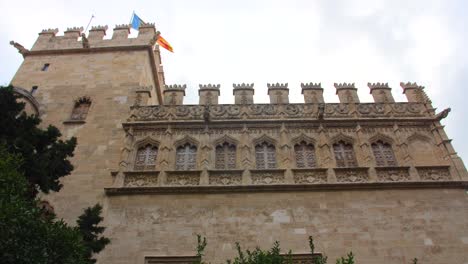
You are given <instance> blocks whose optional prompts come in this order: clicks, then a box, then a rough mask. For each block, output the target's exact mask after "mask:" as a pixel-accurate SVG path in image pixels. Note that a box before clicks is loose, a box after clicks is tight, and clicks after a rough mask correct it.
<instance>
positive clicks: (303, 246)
mask: <svg viewBox="0 0 468 264" xmlns="http://www.w3.org/2000/svg"><path fill="white" fill-rule="evenodd" d="M106 29H107V27H99V28H95V29H92V31H93V30H94V31H95V32H94V33H93V34H94V35H93V34H92V36H89V38H88V43H87V46H86V48H83V43H82V41H81V40H77V39H76V38H75V37H74V36H75V35H76V34H75V32H78V33H77V34H79V29H73V30H71V31H73V32H71V33H73V34H72V35H73V37H62V36H56V33H57V30H55V29H54V30H45V31H44V32H42V33H41V34H40V35H39V38H38V40H37V42H36V43H35V45H34V47H33V48H32V49H31V50H30V51H27V52H25V53H24V54H22V55H23V56H24V58H25V60H24V62H23V64H22V65H21V67H20V68H19V70H18V72H17V74H16V75H15V77H14V78H13V80H12V82H11V83H12V84H13V85H14V86H15V87H16V91H17V93H19V94H21V95H22V98H21V100H22V101H24V102H26V103H27V108H26V111H27V112H30V113H34V114H39V115H40V117H41V118H42V119H43V125H44V126H47V125H48V124H53V125H55V126H57V127H58V128H59V129H60V130H61V131H62V133H63V137H64V138H69V137H71V136H76V137H77V138H78V147H77V148H76V150H75V156H74V157H73V158H72V162H73V164H74V165H75V170H74V171H73V173H72V175H70V176H68V177H65V178H64V180H63V184H64V188H63V189H62V190H61V191H60V192H59V193H56V194H51V195H48V196H47V199H48V200H49V201H50V203H51V204H52V206H53V207H54V208H55V211H56V212H57V214H58V215H59V217H63V218H64V219H65V220H66V221H68V222H70V223H74V222H75V221H76V217H77V216H78V215H79V214H81V212H82V210H83V208H85V207H88V206H92V205H94V204H95V203H97V202H98V203H101V204H103V205H104V217H105V225H106V226H107V227H108V230H107V231H106V235H107V236H109V237H110V238H111V239H112V243H111V244H110V245H109V246H108V248H106V250H105V251H103V252H102V253H101V255H100V256H99V263H145V257H146V256H193V255H194V254H195V251H194V248H195V244H196V238H195V235H196V234H197V233H199V234H202V235H205V236H207V238H208V242H209V243H208V248H207V252H206V253H207V255H206V260H207V262H211V263H219V262H223V261H224V260H225V259H226V258H228V257H232V256H233V255H234V253H235V252H234V243H235V242H236V241H239V242H241V244H242V245H243V246H246V247H251V248H252V247H254V246H256V245H259V246H261V247H269V246H271V244H272V243H273V242H274V241H275V240H280V241H281V244H282V248H283V249H285V250H286V249H291V250H293V251H294V252H296V253H307V252H308V249H307V236H308V235H314V236H315V238H316V241H317V244H318V249H319V250H320V251H323V252H326V253H327V254H328V255H329V256H330V258H331V259H334V258H336V257H338V256H342V255H343V254H345V253H346V251H349V250H352V251H353V252H354V253H355V254H356V255H357V259H358V262H359V263H364V264H375V263H409V262H410V260H411V259H413V258H414V257H417V258H418V259H420V262H421V263H437V264H438V263H468V257H467V255H466V252H467V251H468V242H467V241H468V233H467V230H468V228H467V226H468V220H467V219H468V196H467V195H466V192H465V190H464V188H465V186H466V181H468V175H467V172H466V169H465V167H464V164H463V162H462V161H461V159H460V158H459V157H458V156H457V154H456V152H455V150H454V148H453V146H452V144H451V142H450V139H449V138H448V137H447V135H446V134H445V132H444V129H443V126H442V125H441V124H440V122H439V121H440V120H441V119H442V118H444V117H446V116H447V114H448V111H445V112H442V113H440V114H436V113H435V109H434V108H433V107H432V105H431V102H430V100H429V98H428V97H427V95H426V94H425V93H424V92H423V90H422V87H421V86H418V85H416V84H415V83H406V84H404V83H403V84H402V87H403V89H404V91H405V93H406V95H407V97H408V101H409V102H396V103H395V102H393V99H392V97H391V93H390V88H389V87H388V85H386V84H383V83H377V84H369V88H371V92H372V94H373V96H374V98H375V103H359V98H358V96H357V92H356V88H355V87H354V85H353V84H347V83H344V84H336V89H337V93H338V96H339V97H340V101H341V103H339V104H336V103H324V102H323V95H322V90H321V89H322V88H321V87H322V86H321V84H320V83H309V84H303V85H302V89H303V92H304V97H305V101H306V103H305V104H289V103H288V94H289V90H288V89H287V85H286V84H272V85H269V90H270V96H271V97H272V104H254V103H253V94H254V89H253V87H254V84H239V85H234V92H233V93H234V97H235V104H217V100H213V101H210V100H208V101H207V98H202V100H201V102H202V104H203V105H183V96H184V95H185V89H186V86H184V85H173V86H166V85H165V83H164V73H163V71H162V67H161V61H160V56H159V50H158V48H157V47H153V45H154V41H153V40H154V36H155V34H157V32H156V30H155V27H154V25H147V26H145V27H144V28H142V31H144V32H142V33H141V34H140V35H139V36H138V37H137V38H127V35H128V25H121V26H117V27H116V28H115V31H114V36H113V37H112V39H103V36H104V34H105V30H106ZM68 35H70V34H68ZM46 63H47V64H49V67H48V69H47V70H46V71H43V70H41V69H42V68H43V66H44V64H46ZM33 86H37V87H38V88H37V89H36V90H35V92H34V94H31V93H30V92H29V91H31V87H33ZM210 89H211V90H213V89H219V87H218V86H216V87H214V86H211V87H209V86H203V87H202V93H200V95H203V96H205V97H206V96H207V94H206V93H205V91H211V90H210ZM212 92H216V91H212ZM217 94H218V92H216V96H217ZM163 96H164V97H165V98H164V100H163V98H162V97H163ZM85 97H86V98H89V99H90V102H91V105H90V107H89V111H88V112H87V115H86V118H85V119H84V120H80V121H81V122H69V121H70V115H71V113H72V110H73V108H74V103H75V101H76V100H77V99H79V98H85ZM163 101H164V102H163ZM148 144H149V145H150V146H152V147H153V146H155V147H156V148H157V152H154V153H157V156H156V157H154V156H153V157H152V162H153V163H150V164H151V167H149V166H142V167H141V168H143V169H141V170H136V169H135V168H136V166H135V163H136V161H137V160H138V158H140V159H144V158H147V157H148V156H145V155H139V156H138V153H140V154H141V153H142V152H139V150H140V149H142V148H144V147H145V146H147V145H148ZM258 146H262V147H263V149H260V150H259V148H257V147H258ZM383 147H385V149H384V150H382V149H381V148H383ZM178 149H179V150H180V149H183V150H184V151H185V152H181V151H179V152H178ZM223 151H227V152H223ZM262 151H263V152H262ZM311 151H313V153H312V152H311ZM218 152H219V153H225V154H224V156H222V155H221V156H219V155H220V154H219V153H218ZM266 152H268V155H267V156H262V155H263V154H261V153H266ZM217 153H218V154H217ZM217 155H218V156H217ZM349 156H352V158H351V159H350V160H352V163H347V162H344V161H343V160H344V159H348V158H349ZM304 157H305V158H307V159H313V162H302V163H301V164H302V165H301V166H298V162H297V160H298V159H299V158H304ZM153 158H154V159H153ZM186 158H187V159H189V160H190V164H182V165H180V164H179V166H177V165H176V164H177V162H178V161H179V163H180V162H181V161H184V162H185V161H186V160H185V159H186ZM389 159H391V162H388V160H389ZM139 161H141V160H139ZM216 162H219V163H220V164H221V166H215V164H216ZM348 162H349V160H348ZM304 164H314V165H312V166H315V167H314V168H302V167H303V166H305V165H304ZM349 164H352V167H349V168H343V167H340V166H343V165H348V166H349ZM379 164H380V165H379ZM382 164H383V165H386V166H382ZM146 165H148V164H146ZM188 165H190V166H188ZM218 165H219V164H218ZM260 165H261V166H263V167H261V166H260ZM387 165H388V166H387ZM223 166H224V167H223ZM219 167H221V168H226V169H224V170H223V169H218V168H219ZM260 167H261V170H260ZM297 167H301V168H300V169H299V168H297ZM338 167H340V168H338ZM177 168H186V169H188V170H179V171H177V170H176V169H177ZM105 190H107V191H105ZM185 261H187V259H185Z"/></svg>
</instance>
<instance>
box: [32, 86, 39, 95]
mask: <svg viewBox="0 0 468 264" xmlns="http://www.w3.org/2000/svg"><path fill="white" fill-rule="evenodd" d="M37 88H39V87H37V85H34V86H33V87H32V88H31V95H34V94H35V93H36V91H37Z"/></svg>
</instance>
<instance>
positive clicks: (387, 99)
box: [367, 82, 395, 103]
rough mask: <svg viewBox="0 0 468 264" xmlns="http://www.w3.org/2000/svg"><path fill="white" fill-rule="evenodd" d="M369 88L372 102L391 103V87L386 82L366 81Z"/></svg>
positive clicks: (392, 100)
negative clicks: (372, 98)
mask: <svg viewBox="0 0 468 264" xmlns="http://www.w3.org/2000/svg"><path fill="white" fill-rule="evenodd" d="M367 86H368V87H369V89H370V93H371V94H372V97H374V102H376V103H393V102H395V99H393V95H392V88H390V87H389V86H388V83H380V82H378V83H367Z"/></svg>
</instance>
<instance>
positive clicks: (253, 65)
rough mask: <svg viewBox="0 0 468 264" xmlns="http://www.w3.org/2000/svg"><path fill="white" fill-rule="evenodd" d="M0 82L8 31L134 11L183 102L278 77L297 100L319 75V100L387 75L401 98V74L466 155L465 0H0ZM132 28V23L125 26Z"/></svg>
mask: <svg viewBox="0 0 468 264" xmlns="http://www.w3.org/2000/svg"><path fill="white" fill-rule="evenodd" d="M0 10H2V15H1V16H0V25H1V28H0V58H1V62H2V64H1V66H0V84H1V85H5V84H8V83H9V82H10V80H11V78H12V77H13V75H14V74H15V72H16V70H17V68H18V67H19V65H20V64H21V62H22V57H21V55H20V54H18V53H17V51H16V50H15V49H14V48H13V47H11V46H10V45H9V44H8V42H9V41H10V40H14V41H17V42H19V43H21V44H22V45H24V46H25V47H26V48H31V46H32V45H33V43H34V41H35V40H36V38H37V33H38V32H40V31H41V30H42V29H43V28H59V30H60V33H59V34H63V31H64V30H66V28H67V27H73V26H83V27H86V25H87V23H88V21H89V19H90V17H91V15H92V14H94V15H95V18H94V19H93V21H92V23H91V25H92V26H96V25H109V28H110V29H109V30H108V34H107V37H111V35H112V30H111V29H112V28H113V27H114V26H115V25H116V24H124V23H129V21H130V17H131V14H132V12H133V11H135V12H136V13H137V14H138V15H139V16H140V17H141V18H142V19H143V20H145V22H155V23H156V27H157V29H158V30H159V31H161V32H162V35H163V36H164V37H165V38H166V40H168V41H169V42H170V43H171V44H172V46H173V47H174V51H175V53H173V54H172V53H169V52H167V51H165V50H163V51H162V59H163V64H164V69H165V76H166V82H167V83H168V84H174V83H177V84H184V83H185V84H187V85H188V88H187V96H186V98H185V103H197V102H198V98H197V97H198V93H197V89H198V84H199V83H203V84H205V83H219V84H221V99H220V102H221V103H232V102H233V101H234V98H233V96H232V83H241V82H249V83H251V82H253V83H255V89H256V91H255V101H256V102H258V103H266V102H268V97H267V88H266V84H267V83H269V82H275V83H276V82H287V83H289V87H290V101H291V102H303V99H302V95H301V91H300V83H301V82H321V83H322V87H324V88H325V100H326V101H327V102H338V98H337V96H336V95H335V89H334V87H333V83H334V82H355V83H356V86H357V87H358V88H359V91H358V93H359V96H360V99H361V101H363V102H371V101H372V97H371V96H370V94H369V89H368V88H367V82H388V83H389V85H390V86H391V87H392V88H393V94H394V97H395V99H396V100H397V101H405V100H406V99H405V96H404V95H403V94H402V90H401V88H400V86H399V83H400V81H405V82H406V81H415V82H417V83H418V84H420V85H423V86H425V87H426V92H427V93H428V95H429V96H430V97H431V98H432V101H433V104H434V106H435V107H437V108H438V111H441V110H443V109H444V108H447V107H451V108H452V112H451V113H450V115H449V116H448V118H447V119H445V120H444V121H443V123H444V125H446V131H447V133H448V135H449V137H450V138H453V139H454V140H453V143H454V146H455V149H456V150H457V151H458V152H459V154H460V156H461V157H462V158H468V141H467V140H466V139H465V138H464V136H465V135H468V125H467V123H468V117H467V115H466V109H464V108H463V103H465V104H466V103H467V102H468V101H467V100H466V97H465V96H467V94H468V91H467V89H468V87H465V86H466V84H467V83H468V75H467V71H468V65H467V62H468V60H467V59H468V48H467V47H468V45H467V40H468V35H467V33H466V32H467V30H466V28H467V27H468V15H467V13H468V2H466V1H462V0H460V1H450V0H445V1H444V0H415V1H410V0H402V1H399V0H388V1H386V0H363V1H345V0H328V1H325V0H324V1H311V0H308V1H299V0H295V1H294V0H288V1H254V0H236V1H214V0H212V1H203V0H196V1H193V0H187V1H177V0H173V1H157V0H150V1H128V0H126V1H109V2H108V3H105V4H104V3H101V1H87V0H81V1H46V0H42V1H11V0H9V1H5V0H0ZM132 35H136V32H134V33H132Z"/></svg>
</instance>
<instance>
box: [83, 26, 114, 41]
mask: <svg viewBox="0 0 468 264" xmlns="http://www.w3.org/2000/svg"><path fill="white" fill-rule="evenodd" d="M108 28H109V27H108V26H107V25H105V26H94V27H91V30H89V34H88V38H89V39H90V40H92V41H94V40H102V39H103V38H104V36H105V35H106V31H107V29H108Z"/></svg>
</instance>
